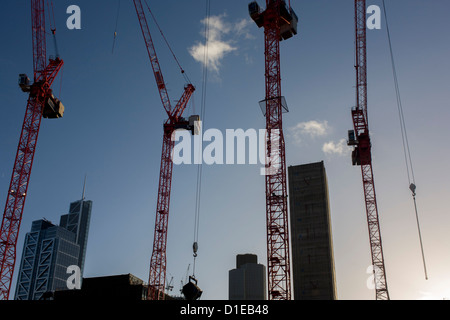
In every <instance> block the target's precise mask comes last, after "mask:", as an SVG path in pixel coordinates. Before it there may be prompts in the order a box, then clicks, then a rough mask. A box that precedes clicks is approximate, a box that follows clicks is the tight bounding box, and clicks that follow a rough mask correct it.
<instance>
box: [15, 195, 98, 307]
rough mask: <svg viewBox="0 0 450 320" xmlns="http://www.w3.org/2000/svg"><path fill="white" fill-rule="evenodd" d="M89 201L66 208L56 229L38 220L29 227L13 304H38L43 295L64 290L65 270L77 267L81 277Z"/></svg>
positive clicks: (86, 238)
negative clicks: (21, 302) (66, 210)
mask: <svg viewBox="0 0 450 320" xmlns="http://www.w3.org/2000/svg"><path fill="white" fill-rule="evenodd" d="M91 210H92V201H86V200H84V192H83V198H82V200H79V201H75V202H72V203H71V204H70V208H69V213H68V214H64V215H62V216H61V220H60V225H59V226H57V225H54V224H53V223H51V222H49V221H47V220H45V219H42V220H37V221H34V222H33V223H32V226H31V231H30V232H28V233H27V234H26V236H25V243H24V247H23V252H22V260H21V263H20V270H19V274H18V278H17V285H16V294H15V299H16V300H39V299H41V298H42V295H43V294H44V293H46V292H51V291H55V290H58V289H63V290H66V289H67V279H68V277H69V276H70V274H68V273H67V268H68V267H69V266H73V265H77V266H78V267H79V268H80V271H81V278H82V275H83V269H84V262H85V256H86V246H87V240H88V234H89V223H90V218H91Z"/></svg>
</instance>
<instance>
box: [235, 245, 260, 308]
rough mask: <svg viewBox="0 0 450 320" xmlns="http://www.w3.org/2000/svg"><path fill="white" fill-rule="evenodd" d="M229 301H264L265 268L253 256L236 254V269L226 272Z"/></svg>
mask: <svg viewBox="0 0 450 320" xmlns="http://www.w3.org/2000/svg"><path fill="white" fill-rule="evenodd" d="M228 276H229V285H228V298H229V300H266V299H267V293H266V267H265V266H264V265H262V264H258V257H257V256H256V255H254V254H238V255H237V256H236V269H233V270H230V271H229V272H228Z"/></svg>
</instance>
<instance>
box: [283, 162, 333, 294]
mask: <svg viewBox="0 0 450 320" xmlns="http://www.w3.org/2000/svg"><path fill="white" fill-rule="evenodd" d="M288 177H289V205H290V223H291V249H292V273H293V286H294V289H293V290H294V299H295V300H335V299H337V294H336V284H335V281H336V280H335V270H334V258H333V240H332V232H331V218H330V206H329V199H328V185H327V177H326V172H325V167H324V164H323V162H317V163H310V164H304V165H299V166H291V167H289V168H288Z"/></svg>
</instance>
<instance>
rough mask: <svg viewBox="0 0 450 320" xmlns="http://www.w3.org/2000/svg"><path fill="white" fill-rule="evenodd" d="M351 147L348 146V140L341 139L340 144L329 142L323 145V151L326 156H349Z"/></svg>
mask: <svg viewBox="0 0 450 320" xmlns="http://www.w3.org/2000/svg"><path fill="white" fill-rule="evenodd" d="M350 150H351V149H350V147H348V146H347V140H345V139H341V140H339V142H338V143H335V142H334V141H330V142H327V143H325V144H324V145H323V147H322V151H323V152H324V153H326V154H337V155H341V156H343V155H347V154H348V153H349V152H350Z"/></svg>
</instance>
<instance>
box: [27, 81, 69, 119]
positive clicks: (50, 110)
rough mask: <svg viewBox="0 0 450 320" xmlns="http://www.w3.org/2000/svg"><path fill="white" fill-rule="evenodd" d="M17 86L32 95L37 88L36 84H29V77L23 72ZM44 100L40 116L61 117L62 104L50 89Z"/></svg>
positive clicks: (35, 92) (62, 111)
mask: <svg viewBox="0 0 450 320" xmlns="http://www.w3.org/2000/svg"><path fill="white" fill-rule="evenodd" d="M19 87H20V88H21V89H22V91H23V92H29V93H30V95H32V96H36V95H37V92H38V90H39V89H38V86H37V85H31V84H30V78H28V76H27V75H26V74H24V73H22V74H20V75H19ZM44 100H45V103H44V107H43V109H42V116H43V117H44V118H46V119H57V118H62V117H63V115H64V105H63V104H62V103H61V101H60V100H59V99H58V98H56V97H55V96H54V95H53V94H52V93H51V90H50V91H49V94H48V95H47V97H46V98H45V99H44Z"/></svg>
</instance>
